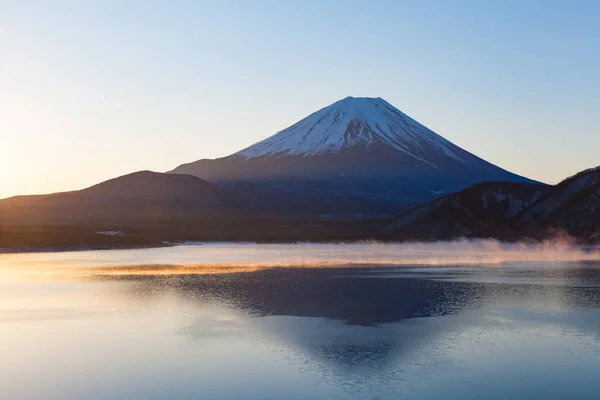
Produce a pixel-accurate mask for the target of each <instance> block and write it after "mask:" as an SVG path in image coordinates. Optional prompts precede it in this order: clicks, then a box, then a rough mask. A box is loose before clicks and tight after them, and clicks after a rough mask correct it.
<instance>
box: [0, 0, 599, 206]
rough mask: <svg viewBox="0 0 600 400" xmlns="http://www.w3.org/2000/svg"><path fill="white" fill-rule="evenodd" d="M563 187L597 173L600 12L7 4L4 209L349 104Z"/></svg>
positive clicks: (0, 113) (103, 1)
mask: <svg viewBox="0 0 600 400" xmlns="http://www.w3.org/2000/svg"><path fill="white" fill-rule="evenodd" d="M349 95H350V96H373V97H383V98H384V99H386V100H387V101H389V102H390V103H392V104H394V105H395V106H396V107H398V108H399V109H400V110H402V111H403V112H405V113H406V114H408V115H410V116H412V117H413V118H415V119H416V120H418V121H420V122H421V123H423V124H425V125H426V126H428V127H429V128H431V129H433V130H435V131H436V132H437V133H439V134H441V135H442V136H444V137H446V138H447V139H449V140H451V141H453V142H454V143H456V144H458V145H459V146H462V147H464V148H465V149H467V150H469V151H471V152H473V153H475V154H477V155H479V156H480V157H483V158H485V159H487V160H489V161H491V162H493V163H495V164H498V165H500V166H502V167H504V168H506V169H509V170H511V171H514V172H517V173H520V174H523V175H526V176H528V177H530V178H533V179H538V180H542V181H545V182H549V183H554V182H557V181H559V180H560V179H562V178H563V177H565V176H567V175H570V174H573V173H575V172H577V171H578V170H581V169H584V168H587V167H591V166H595V165H597V164H600V110H599V108H600V107H599V106H600V1H554V0H546V1H533V0H521V1H508V0H498V1H487V0H474V1H458V0H439V1H421V0H420V1H400V0H398V1H377V0H370V1H328V0H320V1H308V0H302V1H299V0H298V1H282V0H281V1H252V0H248V1H216V0H215V1H206V2H203V1H151V0H146V1H133V0H128V1H121V0H119V1H110V0H96V1H92V0H88V1H77V0H73V1H60V0H53V1H44V0H37V1H28V0H3V1H1V2H0V197H6V196H9V195H14V194H26V193H43V192H53V191H58V190H67V189H76V188H82V187H85V186H88V185H91V184H94V183H97V182H99V181H101V180H104V179H108V178H111V177H114V176H117V175H121V174H125V173H129V172H132V171H135V170H141V169H151V170H157V171H165V170H169V169H171V168H173V167H175V166H176V165H178V164H180V163H183V162H189V161H193V160H196V159H200V158H214V157H219V156H225V155H228V154H230V153H232V152H235V151H237V150H240V149H241V148H243V147H246V146H247V145H250V144H252V143H254V142H256V141H258V140H260V139H263V138H264V137H267V136H269V135H271V134H273V133H275V132H276V131H278V130H280V129H283V128H285V127H287V126H289V125H291V124H292V123H294V122H295V121H296V120H298V119H300V118H303V117H304V116H306V115H308V114H309V113H310V112H312V111H315V110H316V109H319V108H321V107H323V106H326V105H328V104H329V103H332V102H334V101H336V100H338V99H340V98H343V97H346V96H349Z"/></svg>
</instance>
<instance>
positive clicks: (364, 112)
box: [171, 97, 531, 217]
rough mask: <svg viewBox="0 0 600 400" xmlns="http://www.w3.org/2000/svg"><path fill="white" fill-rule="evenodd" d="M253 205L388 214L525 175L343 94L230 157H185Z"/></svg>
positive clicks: (182, 169)
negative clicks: (334, 100) (506, 168)
mask: <svg viewBox="0 0 600 400" xmlns="http://www.w3.org/2000/svg"><path fill="white" fill-rule="evenodd" d="M171 172H172V173H178V174H191V175H195V176H198V177H200V178H202V179H204V180H207V181H209V182H211V183H215V184H217V185H219V186H222V187H226V188H232V189H234V191H235V192H236V193H237V194H238V195H239V196H241V197H243V198H245V199H246V200H247V201H251V202H254V204H255V206H262V207H269V208H270V209H273V210H283V211H287V212H290V211H292V212H294V213H299V214H310V215H312V216H315V215H323V216H327V215H329V216H330V215H347V216H351V215H354V216H361V217H377V216H386V215H390V213H392V214H393V213H397V212H398V211H399V210H403V209H406V208H407V207H409V206H411V205H415V204H419V203H422V202H425V201H428V200H431V199H433V198H435V197H437V196H439V194H441V193H449V192H454V191H456V190H460V189H463V188H465V187H467V186H469V185H472V184H474V183H477V182H482V181H490V180H502V181H511V182H531V181H530V180H528V179H526V178H523V177H521V176H518V175H515V174H513V173H510V172H508V171H505V170H503V169H501V168H499V167H497V166H495V165H492V164H490V163H489V162H487V161H485V160H483V159H481V158H479V157H477V156H475V155H473V154H471V153H469V152H468V151H466V150H464V149H462V148H460V147H458V146H456V145H454V144H453V143H451V142H450V141H448V140H446V139H444V138H443V137H441V136H440V135H438V134H436V133H435V132H433V131H431V130H430V129H428V128H426V127H425V126H423V125H421V124H420V123H418V122H416V121H415V120H413V119H412V118H410V117H408V116H407V115H405V114H404V113H402V112H401V111H400V110H398V109H397V108H395V107H394V106H392V105H391V104H389V103H388V102H386V101H385V100H383V99H381V98H353V97H347V98H345V99H343V100H340V101H338V102H336V103H334V104H331V105H330V106H327V107H325V108H323V109H321V110H319V111H316V112H314V113H313V114H311V115H309V116H308V117H306V118H304V119H302V120H300V121H299V122H297V123H295V124H294V125H292V126H290V127H289V128H287V129H284V130H282V131H280V132H278V133H276V134H275V135H273V136H271V137H269V138H267V139H265V140H263V141H261V142H258V143H256V144H254V145H252V146H250V147H248V148H245V149H243V150H241V151H239V152H237V153H235V154H232V155H230V156H228V157H224V158H219V159H215V160H206V159H204V160H199V161H196V162H192V163H189V164H183V165H180V166H179V167H177V168H175V169H174V170H173V171H171Z"/></svg>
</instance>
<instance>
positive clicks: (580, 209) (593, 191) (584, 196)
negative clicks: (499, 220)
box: [516, 167, 600, 240]
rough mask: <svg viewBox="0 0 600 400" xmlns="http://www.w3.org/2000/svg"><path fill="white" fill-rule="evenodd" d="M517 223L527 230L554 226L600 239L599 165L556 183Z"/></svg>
mask: <svg viewBox="0 0 600 400" xmlns="http://www.w3.org/2000/svg"><path fill="white" fill-rule="evenodd" d="M516 224H517V227H519V228H520V229H522V230H524V231H525V232H531V233H533V232H538V231H542V230H549V229H551V230H558V231H561V232H565V233H567V234H569V235H571V236H576V237H582V238H590V239H594V240H600V167H596V168H591V169H588V170H585V171H582V172H580V173H578V174H576V175H574V176H572V177H570V178H567V179H565V180H564V181H562V182H560V183H559V184H558V185H556V186H554V187H553V188H552V190H549V191H547V192H546V193H545V194H544V195H543V196H541V197H540V198H538V199H537V200H536V201H534V202H533V203H531V204H530V205H529V206H528V207H527V208H526V209H525V210H524V211H523V212H522V213H520V214H519V216H518V218H517V220H516Z"/></svg>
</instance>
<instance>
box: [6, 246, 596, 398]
mask: <svg viewBox="0 0 600 400" xmlns="http://www.w3.org/2000/svg"><path fill="white" fill-rule="evenodd" d="M482 246H483V247H482ZM543 250H544V251H543V252H535V251H533V252H530V253H528V252H527V249H523V248H519V249H517V250H515V249H508V250H507V249H504V248H498V247H489V246H488V245H487V244H486V245H478V246H476V247H467V248H465V247H460V246H459V247H456V246H454V247H452V246H451V247H444V246H437V245H431V246H429V247H428V246H425V245H419V246H413V247H397V246H396V247H394V246H378V245H358V246H342V245H338V246H319V245H290V246H277V245H271V246H258V245H227V244H222V245H203V246H180V247H174V248H164V249H149V250H127V251H125V250H124V251H121V250H119V251H104V252H77V253H75V252H74V253H47V254H17V255H0V355H1V359H0V399H7V400H13V399H14V400H21V399H23V400H25V399H61V400H62V399H90V400H96V399H111V400H112V399H211V400H212V399H215V400H217V399H261V400H264V399H266V400H270V399H474V400H475V399H477V400H479V399H509V398H510V399H567V398H568V399H598V396H599V393H600V262H596V261H593V258H594V257H591V256H589V255H585V254H579V253H577V254H570V255H568V254H567V253H568V252H567V251H565V250H564V249H563V250H560V249H559V250H552V249H547V248H546V249H543ZM552 251H554V253H552ZM548 252H550V253H552V254H553V256H552V257H546V256H545V255H544V254H547V253H548ZM542 253H543V254H542ZM532 254H533V255H532ZM557 254H562V256H560V257H559V256H557ZM503 257H504V258H503ZM561 257H562V258H561ZM519 258H521V259H524V260H525V261H517V259H519ZM550 258H554V259H556V258H560V259H562V261H550ZM573 258H588V260H586V261H582V262H574V261H572V259H573ZM497 261H505V262H501V263H497ZM411 263H412V264H413V265H412V266H411V265H410V264H411ZM448 263H450V264H452V263H453V264H454V265H453V266H452V265H444V266H442V265H437V266H432V265H435V264H448ZM414 264H429V266H415V265H414ZM277 265H283V266H284V267H276V266H277ZM292 265H295V266H302V267H303V268H297V267H291V266H292ZM265 267H269V268H265Z"/></svg>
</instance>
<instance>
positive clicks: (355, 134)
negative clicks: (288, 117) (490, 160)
mask: <svg viewBox="0 0 600 400" xmlns="http://www.w3.org/2000/svg"><path fill="white" fill-rule="evenodd" d="M374 143H379V144H384V145H387V146H391V147H393V148H394V149H396V150H399V151H401V152H404V153H406V154H408V155H410V156H411V157H414V158H416V159H418V160H421V161H423V162H426V163H430V162H429V161H428V160H427V159H426V158H425V157H423V150H424V144H425V145H428V147H432V148H435V149H437V150H438V151H440V152H442V153H444V154H445V155H447V156H449V157H452V158H454V159H455V160H458V161H462V162H466V161H465V160H463V159H462V158H461V156H460V155H459V151H457V149H456V146H455V145H453V144H452V143H451V142H449V141H448V140H446V139H444V138H443V137H441V136H440V135H438V134H436V133H435V132H433V131H432V130H430V129H428V128H427V127H425V126H423V125H421V124H420V123H418V122H417V121H415V120H413V119H412V118H410V117H409V116H407V115H406V114H404V113H403V112H402V111H400V110H398V109H397V108H396V107H394V106H392V105H391V104H390V103H388V102H387V101H385V100H384V99H382V98H380V97H377V98H371V97H346V98H345V99H342V100H339V101H337V102H335V103H333V104H331V105H329V106H327V107H325V108H322V109H321V110H319V111H316V112H314V113H312V114H311V115H309V116H308V117H306V118H304V119H302V120H300V121H298V122H297V123H295V124H294V125H292V126H290V127H289V128H287V129H284V130H282V131H280V132H278V133H276V134H275V135H273V136H271V137H269V138H267V139H265V140H262V141H260V142H258V143H256V144H254V145H252V146H250V147H248V148H246V149H244V150H242V151H240V152H238V153H237V154H238V155H241V156H243V157H245V158H255V157H262V156H276V157H281V156H284V155H298V156H314V155H319V154H326V153H336V152H340V151H342V150H344V149H347V148H351V147H354V146H363V147H370V146H371V145H373V144H374Z"/></svg>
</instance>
